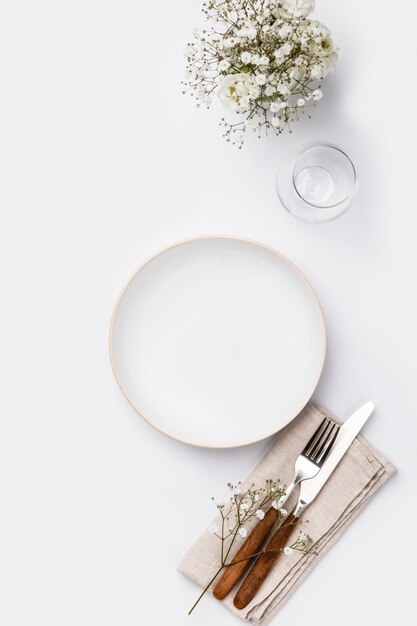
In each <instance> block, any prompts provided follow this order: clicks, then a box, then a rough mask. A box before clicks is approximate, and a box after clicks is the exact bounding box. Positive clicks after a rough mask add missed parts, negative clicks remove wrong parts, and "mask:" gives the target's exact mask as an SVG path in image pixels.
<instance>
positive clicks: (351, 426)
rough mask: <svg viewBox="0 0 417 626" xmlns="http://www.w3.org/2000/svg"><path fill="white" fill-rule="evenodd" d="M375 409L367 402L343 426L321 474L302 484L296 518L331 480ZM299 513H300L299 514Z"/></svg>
mask: <svg viewBox="0 0 417 626" xmlns="http://www.w3.org/2000/svg"><path fill="white" fill-rule="evenodd" d="M374 408H375V405H374V403H373V402H367V403H366V404H364V405H363V406H361V407H360V409H358V410H357V411H355V413H353V415H351V416H350V417H349V418H348V419H347V420H346V421H345V423H344V424H343V426H341V428H340V429H339V432H338V434H337V437H336V441H335V443H334V445H333V448H332V451H331V452H330V454H329V456H328V457H327V459H326V461H325V462H324V463H323V466H322V468H321V470H320V471H319V473H318V474H317V475H316V476H315V477H314V478H311V479H309V480H305V481H303V482H302V483H301V489H300V497H299V499H298V503H297V506H296V507H295V510H294V515H295V516H296V517H299V515H301V513H302V511H303V510H304V509H305V508H306V506H308V505H309V504H310V503H311V502H313V500H314V498H315V497H316V496H317V495H318V493H319V492H320V490H321V489H322V488H323V487H324V485H325V484H326V482H327V481H328V479H329V478H330V475H331V474H332V473H333V471H334V470H335V469H336V466H337V465H338V464H339V462H340V461H341V459H342V458H343V456H344V455H345V453H346V452H347V450H348V448H349V447H350V445H351V444H352V442H353V440H354V439H355V437H356V435H357V434H358V433H359V432H360V430H361V428H362V426H363V425H364V424H365V422H366V421H367V419H368V418H369V417H370V416H371V414H372V413H373V410H374ZM298 512H300V513H299V514H298Z"/></svg>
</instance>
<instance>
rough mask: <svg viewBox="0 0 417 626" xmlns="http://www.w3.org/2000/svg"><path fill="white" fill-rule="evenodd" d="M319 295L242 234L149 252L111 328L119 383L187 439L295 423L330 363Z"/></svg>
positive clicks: (244, 439) (134, 401) (251, 437)
mask: <svg viewBox="0 0 417 626" xmlns="http://www.w3.org/2000/svg"><path fill="white" fill-rule="evenodd" d="M325 351H326V331H325V324H324V319H323V314H322V311H321V308H320V305H319V302H318V300H317V297H316V295H315V293H314V291H313V289H312V288H311V286H310V284H309V283H308V282H307V280H306V278H305V277H304V276H303V274H302V273H301V272H300V271H299V270H298V269H297V268H296V267H295V266H294V265H293V264H292V263H291V262H290V261H289V260H288V259H286V258H285V257H284V256H282V255H281V254H280V253H279V252H277V251H275V250H273V249H272V248H268V247H267V246H265V245H263V244H260V243H256V242H253V241H248V240H244V239H236V238H232V237H217V236H213V237H201V238H194V239H189V240H186V241H182V242H179V243H176V244H173V245H171V246H169V247H168V248H165V249H164V250H161V251H160V252H158V253H157V254H155V255H154V256H152V257H151V258H150V259H148V260H147V261H145V262H144V263H143V264H142V265H141V266H140V267H139V268H138V269H137V270H136V272H135V273H134V275H133V276H132V277H131V278H130V280H129V281H128V283H127V285H126V286H125V287H124V289H123V291H122V293H121V295H120V296H119V298H118V301H117V303H116V306H115V310H114V313H113V318H112V323H111V329H110V354H111V361H112V366H113V371H114V373H115V376H116V379H117V382H118V384H119V386H120V388H121V389H122V391H123V393H124V395H125V396H126V398H127V399H128V401H129V402H130V404H131V405H132V406H133V408H134V409H136V411H137V412H138V413H139V414H140V415H141V416H142V417H143V418H144V419H146V420H147V421H148V422H149V423H150V424H152V426H154V427H155V428H157V429H158V430H160V431H162V432H164V433H165V434H167V435H170V436H171V437H174V438H175V439H179V440H181V441H184V442H186V443H190V444H193V445H199V446H208V447H221V448H223V447H233V446H241V445H244V444H248V443H252V442H254V441H258V440H260V439H263V438H265V437H267V436H269V435H271V434H273V433H275V432H276V431H278V430H280V429H281V428H283V426H285V425H286V424H288V423H289V422H290V421H291V420H292V419H293V418H294V417H295V416H296V415H298V413H299V412H300V411H301V409H302V408H303V407H304V406H305V405H306V403H307V402H308V400H309V399H310V397H311V395H312V394H313V391H314V389H315V387H316V385H317V383H318V380H319V378H320V374H321V371H322V368H323V363H324V357H325Z"/></svg>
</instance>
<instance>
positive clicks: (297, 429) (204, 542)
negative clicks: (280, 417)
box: [177, 404, 395, 624]
mask: <svg viewBox="0 0 417 626" xmlns="http://www.w3.org/2000/svg"><path fill="white" fill-rule="evenodd" d="M324 416H326V417H329V418H330V419H332V420H333V421H335V422H337V423H340V422H339V421H338V420H337V419H336V418H334V417H333V416H332V415H330V414H329V413H328V411H327V410H326V409H324V408H323V407H316V406H314V405H312V404H309V405H307V406H306V407H305V409H304V410H303V411H302V412H301V413H300V415H299V416H298V417H297V418H296V419H295V420H294V421H293V422H291V424H290V425H289V426H287V427H286V428H284V429H283V430H282V431H281V432H280V433H279V435H278V436H277V439H276V440H275V442H274V443H273V445H272V447H271V448H270V449H269V451H268V452H267V453H266V454H265V456H264V457H263V458H262V459H261V461H260V462H259V463H258V465H257V466H256V467H255V469H254V470H253V472H252V473H251V474H250V475H249V476H248V478H247V479H246V481H245V482H244V483H243V486H242V490H244V489H245V486H246V485H250V484H251V483H255V485H256V486H262V485H263V484H264V483H265V480H266V479H267V478H271V479H273V480H278V479H279V480H280V481H281V483H283V484H284V485H287V484H289V482H290V481H291V480H292V478H293V473H294V463H295V459H296V458H297V456H298V455H299V454H300V452H301V450H302V449H303V448H304V446H305V444H306V442H307V441H308V440H309V438H310V437H311V435H312V434H313V433H314V431H315V430H316V428H317V427H318V425H319V424H320V423H321V421H322V420H323V418H324ZM394 472H395V467H394V466H393V465H392V464H391V463H390V462H389V461H388V460H387V459H386V458H385V456H384V455H383V454H381V453H380V452H379V451H378V450H376V449H375V448H374V447H373V446H371V444H370V443H369V442H368V441H366V439H364V438H363V437H362V436H360V435H358V437H357V438H356V439H355V440H354V442H353V443H352V445H351V446H350V448H349V450H348V451H347V452H346V454H345V456H344V457H343V459H342V460H341V461H340V463H339V465H338V466H337V467H336V469H335V470H334V472H333V474H332V475H331V477H330V478H329V480H328V481H327V483H326V485H325V486H324V487H323V489H322V490H321V491H320V493H319V494H318V496H317V497H316V499H315V500H314V502H313V503H312V504H311V505H310V506H309V507H308V509H307V510H306V512H305V514H304V516H303V517H302V520H304V521H305V520H308V522H307V521H306V522H305V523H303V524H301V525H300V526H297V528H296V529H295V530H294V535H293V537H292V539H291V538H290V539H289V541H288V543H289V544H290V543H292V541H294V539H295V535H297V534H298V532H299V531H300V530H303V531H304V532H306V533H307V534H308V535H309V536H310V537H311V538H312V539H313V541H314V545H313V550H314V552H316V553H317V555H311V554H310V555H305V554H303V553H301V552H298V551H295V550H294V551H293V552H292V554H291V555H288V556H287V555H284V554H283V555H282V556H281V557H280V559H279V560H278V562H277V564H276V566H275V568H274V569H273V570H272V572H271V573H270V575H269V577H268V578H267V579H266V581H265V582H264V584H263V585H262V587H261V589H260V590H259V592H258V593H257V595H256V596H255V598H254V599H253V600H252V602H251V603H250V604H249V605H248V606H247V607H246V608H245V609H243V610H241V611H240V610H238V609H236V608H235V607H234V605H233V597H234V595H235V592H236V590H237V588H238V586H239V584H240V582H239V583H238V585H236V587H235V589H233V590H232V591H231V593H230V594H229V595H228V596H227V598H226V599H225V600H223V604H224V606H226V607H227V608H228V609H229V610H230V611H232V612H233V613H235V614H236V615H238V616H239V617H241V618H243V619H246V620H249V621H251V622H253V623H254V624H267V623H268V622H269V621H270V619H271V618H272V617H273V616H274V615H275V614H276V613H277V612H278V610H279V609H280V607H281V606H282V605H283V604H284V602H285V601H286V600H287V599H288V598H289V597H290V595H291V594H292V593H294V591H295V590H296V589H297V587H298V586H299V585H300V584H301V583H302V581H303V580H304V579H305V578H306V576H308V574H309V573H310V572H311V570H312V569H313V567H315V566H316V565H317V563H318V562H319V561H320V559H321V558H322V557H323V556H324V555H325V554H326V552H327V551H328V550H329V549H330V548H331V546H332V545H333V544H334V543H335V542H336V541H337V539H338V538H339V537H340V535H341V534H342V533H343V532H344V531H345V530H346V528H347V527H348V526H349V524H350V523H351V522H352V520H353V519H354V518H355V517H356V515H358V513H359V512H360V511H361V510H362V509H363V508H364V506H365V505H366V503H367V502H368V500H369V499H370V498H371V497H372V496H373V495H374V494H375V492H376V491H377V490H378V489H379V488H380V487H381V486H382V485H383V484H384V483H385V481H386V480H387V479H388V478H389V476H390V475H391V474H393V473H394ZM297 498H298V489H296V493H294V494H293V495H292V497H291V498H290V499H289V500H288V501H287V504H286V505H285V508H286V509H287V510H288V511H290V510H291V508H292V506H293V505H294V504H295V503H296V500H297ZM216 521H217V524H219V522H218V519H217V520H215V522H216ZM253 523H255V521H254V522H253ZM249 530H250V527H249V525H248V531H249ZM239 539H240V538H239ZM242 542H243V539H240V541H239V540H236V548H235V550H237V549H238V547H239V545H240V543H242ZM219 558H220V540H219V539H218V537H216V536H214V535H213V534H211V533H209V532H208V531H207V530H206V531H205V532H204V533H203V534H202V535H201V537H200V538H199V539H197V541H196V542H195V543H194V545H193V546H192V547H191V548H190V549H189V550H188V552H187V553H186V554H185V556H184V557H183V559H182V560H181V562H180V563H179V565H178V568H177V569H178V571H179V572H181V573H182V574H184V575H185V576H187V577H188V578H190V579H191V580H193V581H194V582H195V583H197V584H198V585H199V586H200V587H205V586H206V584H207V582H208V581H209V580H210V578H211V577H212V576H213V575H214V573H215V572H216V570H217V569H218V567H219ZM219 577H220V576H219ZM219 577H218V578H219ZM218 578H217V579H216V581H215V582H214V583H213V586H214V585H215V583H216V582H217V580H218Z"/></svg>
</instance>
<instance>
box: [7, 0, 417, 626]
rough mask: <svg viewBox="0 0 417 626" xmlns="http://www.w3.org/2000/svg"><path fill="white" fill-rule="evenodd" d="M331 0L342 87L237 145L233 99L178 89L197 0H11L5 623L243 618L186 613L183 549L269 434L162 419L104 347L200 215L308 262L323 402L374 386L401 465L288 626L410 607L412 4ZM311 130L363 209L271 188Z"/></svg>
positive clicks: (349, 401) (83, 624)
mask: <svg viewBox="0 0 417 626" xmlns="http://www.w3.org/2000/svg"><path fill="white" fill-rule="evenodd" d="M317 5H318V6H317V7H316V11H315V16H316V17H317V18H319V19H321V20H322V21H323V22H324V23H326V24H328V25H329V26H330V27H332V29H333V30H334V33H335V36H336V37H337V41H338V43H339V46H340V47H341V48H342V51H343V55H342V57H341V59H340V62H339V65H338V68H337V73H336V74H335V75H333V76H331V77H330V78H329V80H328V81H327V82H326V85H325V90H324V91H325V98H324V99H323V101H322V102H321V103H320V106H319V107H318V108H317V110H316V111H315V112H314V117H313V119H312V120H310V121H307V120H306V122H305V123H304V122H303V123H300V124H299V125H297V126H296V127H295V128H294V133H293V134H292V135H284V136H281V137H280V138H279V139H276V140H272V141H269V142H266V143H265V142H256V140H253V141H250V142H248V144H247V146H246V147H245V149H244V150H242V151H241V152H239V151H237V150H235V149H234V148H233V147H232V146H229V145H227V144H225V143H224V140H223V139H222V138H221V133H220V129H219V127H218V126H217V118H218V116H219V115H220V114H221V109H220V105H218V106H216V108H215V109H214V110H213V111H210V112H206V111H197V110H195V109H194V108H193V103H192V100H191V99H189V98H186V97H183V96H182V95H181V93H180V91H181V89H180V86H179V82H180V80H181V79H182V72H183V63H184V60H183V57H182V52H183V48H184V45H185V43H186V40H187V37H188V34H189V32H190V30H191V29H192V27H193V26H195V25H196V24H198V23H199V21H200V15H199V6H200V2H199V1H197V0H176V2H168V1H167V0H165V1H160V2H147V3H144V2H137V1H133V0H117V1H116V0H108V1H105V2H103V1H99V0H72V1H71V2H69V1H66V2H64V1H62V2H54V1H52V0H50V1H46V0H39V1H38V2H29V1H28V0H15V1H14V2H3V3H2V5H1V9H0V89H1V98H0V161H1V163H0V165H1V168H0V176H1V181H0V202H1V204H0V209H1V227H0V254H1V264H0V271H1V288H2V289H1V296H2V300H1V301H2V306H1V326H0V333H1V352H0V355H1V356H0V361H1V380H2V391H1V394H0V414H1V437H0V506H1V511H2V512H1V515H0V543H1V547H0V578H1V580H0V588H1V595H2V600H1V603H0V622H1V623H2V624H4V625H5V626H17V625H19V626H27V625H29V624H30V625H31V626H32V625H38V624H39V625H42V626H52V625H53V626H56V625H57V624H59V625H60V626H67V625H68V626H74V625H75V624H77V625H78V626H91V624H100V625H101V626H107V625H117V626H119V625H123V626H133V625H137V624H147V625H153V624H155V623H159V621H160V622H161V623H164V622H165V623H175V624H176V625H177V626H181V625H182V624H184V625H185V624H190V623H191V621H192V622H193V623H196V624H201V625H202V626H206V625H207V626H208V625H212V624H213V623H221V624H222V625H224V626H228V625H229V624H230V625H231V624H237V623H238V622H237V620H236V618H235V617H232V616H231V615H229V614H228V613H227V612H226V611H225V610H224V609H223V608H222V606H221V604H220V603H218V602H217V601H214V600H213V599H211V598H210V597H207V598H206V599H205V600H204V601H203V602H202V604H201V605H200V608H199V610H198V611H196V613H195V614H194V617H192V618H189V617H187V615H186V611H187V609H188V608H189V607H190V605H191V604H192V603H193V601H194V599H195V597H196V594H197V589H196V588H195V587H194V585H193V584H192V583H190V582H189V581H187V580H186V579H184V578H183V577H182V576H181V575H180V574H178V573H177V572H176V571H175V565H176V563H177V561H178V560H179V558H180V557H181V555H182V553H183V552H184V551H185V549H186V548H187V546H188V545H189V543H190V542H191V541H192V540H193V539H194V537H195V536H196V535H197V534H198V533H199V532H200V531H201V530H202V529H204V528H205V526H206V525H207V523H208V522H209V520H210V519H211V517H212V512H213V509H212V503H211V501H210V496H212V495H217V496H221V495H222V494H223V492H224V485H225V484H226V483H227V482H228V481H237V480H239V479H240V478H243V477H244V476H245V475H246V473H247V472H248V471H249V470H250V469H251V468H252V467H253V465H254V464H255V463H256V461H257V460H258V459H259V458H260V456H261V455H262V453H263V452H264V451H265V450H266V449H267V448H268V446H269V443H270V442H269V441H264V442H262V443H259V444H257V445H253V446H250V447H245V448H241V449H235V450H232V451H227V450H223V451H216V450H204V449H197V448H192V447H188V446H186V445H182V444H179V443H177V442H175V441H172V440H170V439H169V438H167V437H165V436H163V435H161V434H159V433H158V432H156V431H155V430H153V429H152V428H151V427H150V426H148V425H147V424H146V423H145V422H144V421H142V420H141V419H140V418H139V417H138V416H137V415H136V414H135V413H134V411H133V410H132V409H131V408H130V406H129V405H128V404H127V402H126V401H125V399H124V398H123V396H122V395H121V393H120V392H119V389H118V388H117V386H116V383H115V381H114V379H113V374H112V371H111V368H110V363H109V358H108V351H107V334H108V327H109V320H110V315H111V311H112V307H113V303H114V301H115V298H116V296H117V294H118V292H119V289H120V287H121V285H122V284H123V282H124V281H125V279H126V278H127V276H128V275H129V274H130V272H131V271H132V269H133V268H134V267H135V266H136V265H137V264H138V263H139V262H140V261H141V260H142V259H144V258H145V257H146V256H147V255H148V254H150V253H152V252H154V251H155V250H157V249H158V248H160V247H162V246H164V245H165V244H167V243H170V242H172V241H175V240H177V239H180V238H183V237H187V236H191V235H195V234H204V233H223V234H233V235H242V236H246V237H250V238H253V239H257V240H259V241H263V242H266V243H267V244H269V245H271V246H274V247H275V248H277V249H278V250H280V251H282V252H283V253H285V254H286V255H288V256H289V257H290V258H291V259H292V260H293V261H294V262H295V263H296V264H297V265H299V267H300V268H301V269H302V270H303V271H304V272H305V273H306V275H307V276H308V278H309V279H310V280H311V282H312V283H313V285H314V287H315V289H316V291H317V293H318V296H319V298H320V300H321V303H322V306H323V309H324V312H325V317H326V320H327V325H328V356H327V361H326V365H325V370H324V374H323V376H322V379H321V381H320V384H319V386H318V388H317V391H316V393H315V396H314V397H315V400H316V401H318V402H321V403H323V404H325V405H327V407H328V408H329V409H331V410H332V411H333V412H335V413H337V414H338V415H339V416H340V417H341V418H345V417H347V416H348V415H349V414H350V412H351V411H352V410H353V409H355V408H356V407H357V406H358V405H359V404H360V403H361V402H363V401H365V400H368V399H372V400H374V401H375V403H376V406H377V410H376V412H375V416H374V418H373V419H372V421H371V422H370V423H369V424H368V425H367V426H366V428H365V435H366V436H367V437H368V438H369V439H370V440H371V441H372V443H374V444H375V445H376V446H379V447H380V448H381V449H382V450H383V451H384V452H385V453H386V454H387V455H388V456H389V457H390V458H391V459H392V461H393V462H394V463H395V464H396V465H397V466H398V470H399V471H398V474H397V475H396V476H395V477H394V478H392V479H391V480H390V481H389V483H388V484H387V485H386V486H385V487H384V489H383V490H382V491H381V492H380V493H379V494H378V495H377V497H376V498H375V499H374V500H373V501H372V502H371V503H370V504H369V506H368V507H367V508H366V511H364V512H363V513H362V514H361V515H360V517H359V518H358V519H357V520H356V521H355V522H354V524H353V525H352V526H351V527H350V528H349V529H348V531H347V532H346V534H345V535H344V536H343V538H342V539H341V540H340V541H339V542H338V544H337V545H336V546H335V547H334V548H333V549H332V550H331V552H330V553H329V554H328V556H327V557H326V558H325V559H324V560H323V561H322V562H321V563H320V564H319V566H318V567H317V568H316V569H315V570H314V572H313V573H312V575H311V576H310V578H309V579H308V580H307V581H306V582H305V583H304V584H303V585H302V587H301V588H300V589H299V590H298V591H297V593H296V594H295V595H294V596H293V597H292V598H291V599H290V600H289V601H288V603H287V604H286V605H285V607H284V608H283V609H282V611H281V613H280V616H279V618H276V622H277V623H278V620H280V623H282V624H290V623H291V624H297V625H298V624H303V623H309V624H320V625H321V626H330V625H331V624H334V623H335V622H336V621H337V623H338V625H339V626H351V624H352V623H357V621H356V620H358V616H360V619H359V623H361V624H365V623H372V624H378V625H381V626H385V625H389V624H391V623H393V621H394V620H396V618H397V616H398V610H399V605H400V606H401V610H402V611H403V612H404V614H406V612H407V611H409V612H411V611H414V595H413V594H414V587H413V585H412V572H413V570H412V569H411V570H410V569H409V568H410V563H413V557H414V558H415V557H416V548H415V545H416V542H415V538H414V534H413V533H414V531H413V519H412V518H413V515H415V513H416V504H415V498H412V497H411V494H412V490H414V493H415V483H414V482H413V481H414V480H415V478H416V458H417V445H416V444H417V439H416V434H417V433H416V415H415V388H416V378H415V371H416V366H415V350H416V319H417V304H416V298H415V291H416V281H415V267H416V261H417V245H416V235H415V229H416V224H417V222H416V204H415V199H414V197H413V196H414V192H415V179H416V174H415V150H416V148H415V143H414V142H415V140H416V134H415V131H416V122H415V115H414V114H413V108H414V106H415V96H416V86H415V80H414V78H413V76H414V73H415V72H414V59H415V39H416V34H415V29H416V18H417V12H416V8H415V6H413V5H412V4H411V3H409V5H407V7H405V6H403V5H395V4H394V5H392V7H389V6H388V5H386V6H383V5H381V3H380V2H378V1H377V0H368V2H366V3H364V2H361V1H359V0H355V1H354V2H350V3H346V2H341V0H339V1H337V2H336V1H335V0H318V1H317ZM304 140H329V141H332V142H335V143H338V144H340V146H342V147H343V148H344V149H345V150H347V151H348V153H349V154H350V155H351V157H352V159H353V160H354V162H355V164H356V166H357V169H358V174H359V180H360V190H359V195H358V197H357V200H356V202H355V205H354V206H353V208H352V209H351V211H350V212H349V213H348V214H347V215H346V216H345V217H343V218H342V219H340V220H338V221H336V222H333V223H331V224H327V225H308V224H304V223H302V222H300V221H297V220H295V219H293V218H292V217H291V216H290V215H288V214H287V213H286V212H285V211H284V210H283V209H282V207H281V206H280V205H279V202H278V200H277V197H276V194H275V189H274V177H275V173H276V170H277V166H278V164H279V162H280V159H281V158H282V157H283V155H285V153H286V151H287V149H289V148H290V147H293V146H296V145H298V144H299V143H300V142H302V141H304ZM400 511H401V514H400V515H399V512H400ZM407 520H410V521H409V523H407ZM404 522H405V523H404ZM407 569H409V571H410V575H408V574H407V575H406V574H404V572H405V571H406V570H407Z"/></svg>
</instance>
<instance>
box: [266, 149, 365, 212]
mask: <svg viewBox="0 0 417 626" xmlns="http://www.w3.org/2000/svg"><path fill="white" fill-rule="evenodd" d="M277 192H278V195H279V197H280V200H281V202H282V204H283V205H284V207H285V208H286V209H287V211H289V212H290V213H291V214H292V215H294V216H295V217H298V218H299V219H301V220H304V221H306V222H330V221H331V220H334V219H336V218H337V217H340V216H341V215H343V213H345V212H346V211H347V209H348V208H349V206H350V204H351V202H352V199H353V197H354V195H355V193H356V171H355V167H354V165H353V163H352V161H351V160H350V158H349V157H348V155H347V154H346V153H345V152H343V150H341V149H340V148H338V147H336V146H333V145H330V144H321V145H314V146H309V147H307V148H303V149H302V150H299V151H297V152H296V153H293V154H292V155H291V156H290V157H289V158H287V159H286V160H285V161H284V163H283V164H282V165H281V167H280V169H279V171H278V175H277Z"/></svg>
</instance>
